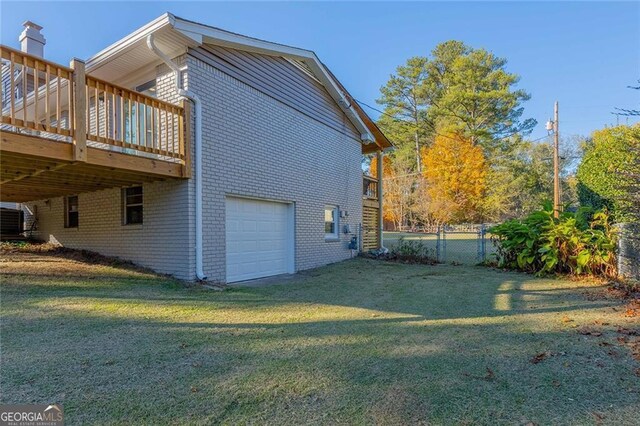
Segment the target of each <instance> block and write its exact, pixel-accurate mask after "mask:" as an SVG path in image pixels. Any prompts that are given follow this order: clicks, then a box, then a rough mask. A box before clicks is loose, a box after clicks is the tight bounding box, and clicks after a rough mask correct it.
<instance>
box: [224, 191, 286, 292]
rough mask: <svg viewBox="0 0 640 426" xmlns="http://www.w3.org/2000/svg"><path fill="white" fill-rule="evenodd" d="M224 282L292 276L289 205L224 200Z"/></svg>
mask: <svg viewBox="0 0 640 426" xmlns="http://www.w3.org/2000/svg"><path fill="white" fill-rule="evenodd" d="M226 204H227V207H226V216H227V219H226V239H227V241H226V249H227V281H228V282H234V281H242V280H248V279H253V278H260V277H265V276H269V275H277V274H283V273H287V272H292V271H291V270H290V269H291V266H292V260H291V259H292V256H293V241H292V240H293V232H292V226H293V225H292V223H291V222H290V221H291V220H292V215H291V214H290V213H289V209H290V208H291V207H290V205H288V204H284V203H278V202H270V201H261V200H252V199H242V198H227V202H226Z"/></svg>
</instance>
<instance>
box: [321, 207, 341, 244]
mask: <svg viewBox="0 0 640 426" xmlns="http://www.w3.org/2000/svg"><path fill="white" fill-rule="evenodd" d="M338 217H339V212H338V206H324V237H325V239H327V240H335V239H338Z"/></svg>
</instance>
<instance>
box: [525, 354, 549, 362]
mask: <svg viewBox="0 0 640 426" xmlns="http://www.w3.org/2000/svg"><path fill="white" fill-rule="evenodd" d="M550 355H551V354H550V353H549V352H540V353H539V354H537V355H536V356H534V357H533V358H531V359H530V360H529V362H530V363H531V364H538V363H540V362H542V361H544V360H545V359H547V358H549V356H550Z"/></svg>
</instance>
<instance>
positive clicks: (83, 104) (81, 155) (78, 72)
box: [69, 58, 98, 161]
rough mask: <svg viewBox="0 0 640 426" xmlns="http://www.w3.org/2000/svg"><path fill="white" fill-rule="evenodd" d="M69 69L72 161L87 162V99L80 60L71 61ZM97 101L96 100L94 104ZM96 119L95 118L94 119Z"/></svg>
mask: <svg viewBox="0 0 640 426" xmlns="http://www.w3.org/2000/svg"><path fill="white" fill-rule="evenodd" d="M70 66H71V69H72V70H73V76H72V78H71V79H70V81H69V84H72V85H73V90H72V91H71V92H72V93H73V102H71V101H72V100H71V99H70V100H69V103H70V104H71V105H73V108H72V109H70V111H69V115H70V117H69V118H70V119H71V122H72V123H73V127H71V128H72V129H73V159H74V160H75V161H87V122H86V113H87V97H86V85H87V80H86V75H85V71H84V62H83V61H81V60H80V59H75V58H74V59H72V60H71V64H70ZM97 102H98V100H97V99H96V104H97ZM96 119H97V118H96Z"/></svg>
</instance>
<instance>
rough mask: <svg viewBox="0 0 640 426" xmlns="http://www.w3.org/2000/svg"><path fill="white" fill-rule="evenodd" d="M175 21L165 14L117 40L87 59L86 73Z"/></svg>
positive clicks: (168, 14)
mask: <svg viewBox="0 0 640 426" xmlns="http://www.w3.org/2000/svg"><path fill="white" fill-rule="evenodd" d="M172 20H175V18H174V17H173V15H171V14H170V13H165V14H163V15H161V16H159V17H158V18H156V19H154V20H153V21H151V22H149V23H148V24H147V25H145V26H143V27H141V28H139V29H138V30H136V31H134V32H132V33H131V34H129V35H128V36H126V37H125V38H123V39H122V40H118V41H117V42H115V43H114V44H112V45H111V46H109V47H107V48H105V49H102V50H101V51H100V52H98V53H96V54H95V55H93V56H92V57H90V58H89V59H87V61H86V64H87V72H90V71H92V70H94V69H96V68H99V67H100V66H101V65H102V64H104V63H105V62H108V61H110V60H112V59H114V58H117V57H118V56H119V55H121V54H122V53H124V52H125V51H126V50H127V48H129V47H130V46H131V45H133V44H134V43H135V42H136V41H138V40H140V39H141V38H144V37H146V36H147V35H148V34H151V33H152V32H155V31H157V30H159V29H161V28H163V27H165V26H167V25H171V21H172Z"/></svg>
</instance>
